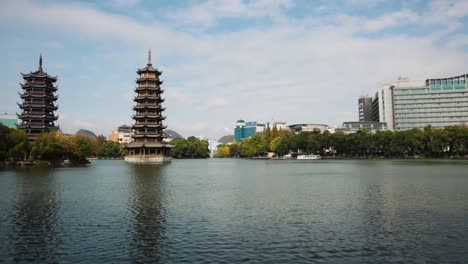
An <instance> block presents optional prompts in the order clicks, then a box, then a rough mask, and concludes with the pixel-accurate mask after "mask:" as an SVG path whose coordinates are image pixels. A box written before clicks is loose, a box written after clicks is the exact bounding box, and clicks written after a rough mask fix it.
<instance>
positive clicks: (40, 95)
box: [19, 93, 58, 101]
mask: <svg viewBox="0 0 468 264" xmlns="http://www.w3.org/2000/svg"><path fill="white" fill-rule="evenodd" d="M19 95H20V97H21V98H23V99H24V98H44V99H48V100H50V101H56V100H57V99H58V96H57V95H55V96H54V95H50V94H44V93H24V94H21V93H20V94H19Z"/></svg>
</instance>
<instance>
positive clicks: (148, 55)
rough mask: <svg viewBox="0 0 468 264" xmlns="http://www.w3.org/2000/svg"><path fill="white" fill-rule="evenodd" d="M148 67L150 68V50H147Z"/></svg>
mask: <svg viewBox="0 0 468 264" xmlns="http://www.w3.org/2000/svg"><path fill="white" fill-rule="evenodd" d="M148 66H151V49H149V50H148Z"/></svg>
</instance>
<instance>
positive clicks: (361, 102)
mask: <svg viewBox="0 0 468 264" xmlns="http://www.w3.org/2000/svg"><path fill="white" fill-rule="evenodd" d="M358 110H359V121H360V122H363V121H372V97H369V96H362V97H360V98H359V99H358Z"/></svg>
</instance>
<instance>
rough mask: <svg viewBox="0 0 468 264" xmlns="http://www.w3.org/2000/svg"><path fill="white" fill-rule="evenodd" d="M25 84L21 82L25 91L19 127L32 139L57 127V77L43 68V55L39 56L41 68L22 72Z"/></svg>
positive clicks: (22, 95)
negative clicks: (55, 84) (55, 112)
mask: <svg viewBox="0 0 468 264" xmlns="http://www.w3.org/2000/svg"><path fill="white" fill-rule="evenodd" d="M21 75H22V77H23V79H24V84H21V88H22V89H23V93H22V94H20V96H21V99H22V100H23V102H22V104H18V105H19V107H20V109H21V111H22V112H21V114H20V115H18V118H19V119H20V120H21V122H20V124H19V126H18V128H19V129H21V130H24V131H25V132H26V134H27V135H28V138H29V139H30V140H34V139H36V138H37V137H38V136H39V134H41V133H44V132H47V131H49V130H50V129H52V128H55V127H56V126H55V123H54V122H55V121H57V119H58V116H56V115H55V114H54V111H56V110H57V109H58V107H57V106H56V105H55V101H57V98H58V96H56V95H55V94H54V93H55V92H56V91H57V86H54V83H55V82H56V81H57V77H53V76H50V75H48V74H47V72H44V70H43V69H42V55H41V56H40V57H39V68H38V69H37V71H35V72H31V73H29V74H23V73H21Z"/></svg>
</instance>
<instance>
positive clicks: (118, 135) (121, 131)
mask: <svg viewBox="0 0 468 264" xmlns="http://www.w3.org/2000/svg"><path fill="white" fill-rule="evenodd" d="M132 136H133V131H132V127H131V126H127V125H122V126H119V127H118V128H117V130H114V131H112V133H111V134H110V135H109V140H110V141H113V142H119V143H121V144H124V143H130V142H133V138H132Z"/></svg>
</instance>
